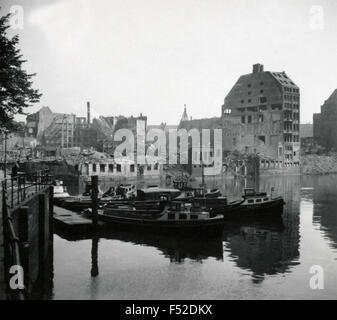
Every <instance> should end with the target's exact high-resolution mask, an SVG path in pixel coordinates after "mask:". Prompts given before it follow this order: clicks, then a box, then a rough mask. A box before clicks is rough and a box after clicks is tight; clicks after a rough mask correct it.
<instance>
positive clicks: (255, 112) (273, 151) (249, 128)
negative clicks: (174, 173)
mask: <svg viewBox="0 0 337 320" xmlns="http://www.w3.org/2000/svg"><path fill="white" fill-rule="evenodd" d="M221 111H222V112H221V119H222V128H223V150H224V151H234V150H237V151H239V152H243V153H255V154H258V155H259V156H260V158H261V159H262V163H263V164H264V163H265V162H266V161H267V162H268V166H269V165H272V166H275V167H278V168H279V167H287V166H299V164H300V137H299V125H300V90H299V87H298V86H297V85H296V84H295V83H294V82H293V81H292V80H291V79H290V78H289V77H288V76H287V74H286V73H285V72H270V71H264V68H263V65H261V64H255V65H253V71H252V73H249V74H246V75H242V76H241V77H240V78H239V79H238V81H237V82H236V83H235V85H234V86H233V88H232V89H231V90H230V92H229V93H228V94H227V96H226V98H225V101H224V104H223V106H222V110H221Z"/></svg>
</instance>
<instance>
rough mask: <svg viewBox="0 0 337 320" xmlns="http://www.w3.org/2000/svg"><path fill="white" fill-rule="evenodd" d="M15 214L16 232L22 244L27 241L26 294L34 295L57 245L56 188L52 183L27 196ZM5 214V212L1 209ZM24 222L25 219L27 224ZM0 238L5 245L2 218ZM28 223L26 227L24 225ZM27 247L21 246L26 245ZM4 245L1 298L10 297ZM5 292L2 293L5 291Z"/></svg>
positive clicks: (23, 254) (23, 261)
mask: <svg viewBox="0 0 337 320" xmlns="http://www.w3.org/2000/svg"><path fill="white" fill-rule="evenodd" d="M9 214H10V216H11V217H12V221H13V227H14V230H15V234H16V235H17V236H18V238H19V240H20V243H21V244H22V242H26V243H27V246H26V249H25V250H24V249H22V251H21V252H20V256H21V264H22V267H23V270H24V279H25V295H26V297H30V296H31V295H32V294H34V291H35V290H36V288H37V287H39V286H40V285H41V284H42V285H43V283H42V282H44V281H46V279H43V275H45V274H47V273H46V272H45V270H46V268H50V267H51V266H50V265H49V264H48V261H50V255H51V254H52V246H53V224H52V216H53V187H51V186H48V187H45V188H43V189H41V190H40V191H38V192H36V193H34V194H33V195H30V196H28V197H27V199H26V200H25V201H23V202H21V203H20V204H19V205H18V206H14V207H13V209H10V212H9ZM1 217H2V212H1ZM22 221H25V222H24V223H23V222H22ZM0 222H1V226H0V233H1V234H0V238H1V239H2V241H1V242H2V244H3V224H2V218H1V221H0ZM23 226H25V227H23ZM22 247H23V246H21V248H22ZM4 251H5V250H4V246H3V245H2V246H1V247H0V258H2V260H0V272H1V276H0V286H1V287H3V288H2V289H0V299H1V298H2V299H5V298H7V297H8V295H7V296H6V295H5V293H4V287H5V286H4V285H3V284H4V282H3V283H1V279H2V280H4V274H5V272H4V255H5V254H4ZM1 291H2V293H1Z"/></svg>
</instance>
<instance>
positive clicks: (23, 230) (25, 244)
mask: <svg viewBox="0 0 337 320" xmlns="http://www.w3.org/2000/svg"><path fill="white" fill-rule="evenodd" d="M28 215H29V208H28V207H21V208H20V209H19V210H18V222H19V239H20V244H21V252H22V254H21V263H22V268H23V272H24V284H25V288H28V287H29V223H28V221H29V220H28Z"/></svg>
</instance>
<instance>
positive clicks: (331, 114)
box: [313, 89, 337, 150]
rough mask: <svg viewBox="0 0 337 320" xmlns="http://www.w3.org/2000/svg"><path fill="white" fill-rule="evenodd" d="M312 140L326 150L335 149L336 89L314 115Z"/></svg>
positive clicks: (336, 137)
mask: <svg viewBox="0 0 337 320" xmlns="http://www.w3.org/2000/svg"><path fill="white" fill-rule="evenodd" d="M313 120H314V140H315V141H316V142H317V143H318V144H320V145H322V146H323V147H325V148H327V149H334V150H336V149H337V89H336V90H335V91H334V92H333V93H332V94H331V96H330V97H329V98H328V100H326V101H325V102H324V104H323V105H322V106H321V112H320V113H314V116H313Z"/></svg>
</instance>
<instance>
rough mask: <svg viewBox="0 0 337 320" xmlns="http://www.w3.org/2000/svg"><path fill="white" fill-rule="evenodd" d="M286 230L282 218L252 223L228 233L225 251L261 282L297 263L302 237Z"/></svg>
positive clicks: (239, 265)
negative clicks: (299, 237) (293, 235)
mask: <svg viewBox="0 0 337 320" xmlns="http://www.w3.org/2000/svg"><path fill="white" fill-rule="evenodd" d="M293 227H295V228H296V226H291V228H289V226H288V228H285V227H284V224H283V221H282V218H281V219H279V220H278V219H276V220H270V221H265V222H260V223H250V224H247V223H246V224H245V223H243V224H242V225H239V226H237V228H235V229H234V228H232V229H229V230H225V239H226V242H225V243H226V245H225V248H226V249H225V250H226V251H227V252H228V253H229V257H230V258H231V259H233V261H235V263H236V265H237V266H238V267H240V268H241V269H245V270H249V271H251V272H252V280H253V281H254V282H261V281H263V280H264V278H265V276H266V275H274V274H278V273H284V272H287V271H288V270H289V268H290V267H291V266H293V265H296V264H297V263H298V262H296V260H297V258H298V256H299V251H298V237H296V238H295V239H294V238H293V237H292V231H291V230H292V228H293Z"/></svg>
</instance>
